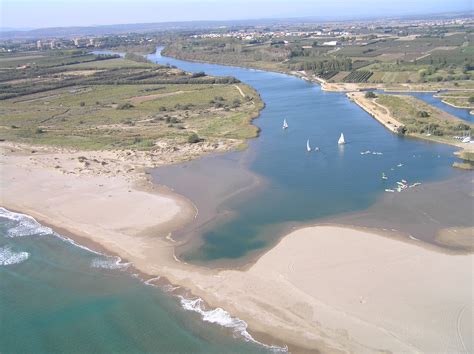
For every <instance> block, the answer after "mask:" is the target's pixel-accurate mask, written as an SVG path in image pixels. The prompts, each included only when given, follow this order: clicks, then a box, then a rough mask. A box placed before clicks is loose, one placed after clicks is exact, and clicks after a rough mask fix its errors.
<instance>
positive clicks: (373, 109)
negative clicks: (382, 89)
mask: <svg viewBox="0 0 474 354" xmlns="http://www.w3.org/2000/svg"><path fill="white" fill-rule="evenodd" d="M346 96H347V97H348V98H349V99H350V100H351V101H352V102H354V103H355V104H357V105H358V106H359V107H360V108H362V109H363V110H364V111H366V112H367V113H368V114H369V115H370V116H371V117H372V118H374V119H375V120H377V121H378V122H379V123H380V124H382V125H383V126H384V127H385V128H386V129H388V130H390V131H391V132H392V133H394V134H397V128H399V127H403V126H404V124H403V123H400V122H399V121H397V120H396V118H394V117H393V115H392V114H391V113H390V110H389V109H388V108H386V107H385V106H383V105H381V104H379V103H377V102H376V101H374V100H370V99H367V98H365V96H364V92H353V91H351V92H347V93H346ZM430 106H431V105H430ZM382 110H383V111H382ZM405 136H406V137H409V138H416V139H422V140H426V141H430V142H434V143H438V144H446V145H451V146H455V147H457V148H459V149H460V150H458V151H473V150H474V146H472V144H466V143H462V142H460V141H454V140H453V141H450V140H440V139H436V138H435V137H427V136H425V135H423V134H410V133H408V134H406V135H405ZM458 151H456V152H458Z"/></svg>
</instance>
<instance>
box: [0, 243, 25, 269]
mask: <svg viewBox="0 0 474 354" xmlns="http://www.w3.org/2000/svg"><path fill="white" fill-rule="evenodd" d="M29 256H30V254H29V253H28V252H13V251H12V249H11V248H10V247H9V246H5V247H0V266H6V265H12V264H17V263H21V262H24V261H26V260H27V259H28V257H29Z"/></svg>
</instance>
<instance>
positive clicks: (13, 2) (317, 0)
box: [0, 0, 474, 28]
mask: <svg viewBox="0 0 474 354" xmlns="http://www.w3.org/2000/svg"><path fill="white" fill-rule="evenodd" d="M472 4H473V0H0V27H9V28H42V27H67V26H90V25H109V24H128V23H153V22H172V21H194V20H239V19H240V20H241V19H262V18H291V17H314V18H319V19H357V18H371V17H377V16H383V17H387V16H403V15H413V14H416V15H419V14H434V13H441V12H460V11H473V7H474V6H473V5H472Z"/></svg>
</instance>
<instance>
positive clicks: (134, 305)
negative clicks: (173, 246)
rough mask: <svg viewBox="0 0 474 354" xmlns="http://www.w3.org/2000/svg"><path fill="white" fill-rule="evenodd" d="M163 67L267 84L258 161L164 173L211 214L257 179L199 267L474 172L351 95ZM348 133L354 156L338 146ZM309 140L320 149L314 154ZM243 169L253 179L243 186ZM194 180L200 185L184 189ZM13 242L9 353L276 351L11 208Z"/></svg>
mask: <svg viewBox="0 0 474 354" xmlns="http://www.w3.org/2000/svg"><path fill="white" fill-rule="evenodd" d="M150 58H151V59H153V60H155V61H157V62H160V63H170V64H172V65H176V66H178V67H180V68H182V69H185V70H188V71H193V72H198V71H204V72H206V73H207V74H211V75H229V76H234V77H236V78H238V79H240V80H241V81H242V82H245V83H247V84H249V85H251V86H253V87H254V88H256V89H257V90H258V92H259V93H260V94H261V96H262V99H263V100H264V101H265V103H266V108H265V109H264V110H263V111H262V114H261V116H260V117H259V118H258V119H257V120H256V121H255V122H254V123H255V124H256V125H258V126H259V127H260V128H261V135H260V137H259V138H258V139H254V140H252V141H250V143H249V149H247V150H246V151H244V152H240V153H230V154H223V155H220V156H217V157H216V156H214V157H209V158H205V159H200V160H197V161H193V162H191V163H190V164H184V165H177V166H173V167H170V168H169V169H166V168H165V169H158V170H157V171H155V172H154V173H155V177H156V178H157V180H158V181H159V182H161V183H165V184H166V182H167V181H168V180H169V182H170V184H173V183H172V182H173V178H172V177H173V176H174V180H175V182H176V183H175V184H176V185H174V186H173V185H172V186H173V187H175V189H177V191H178V192H179V191H180V188H183V190H182V192H183V193H185V194H186V195H187V196H188V197H189V198H190V199H191V200H193V196H194V195H196V197H199V198H200V200H196V201H195V202H196V204H197V205H198V206H200V205H201V204H202V205H203V204H205V203H206V200H205V198H203V197H202V196H203V195H204V196H205V195H206V194H207V195H209V196H214V198H217V199H218V197H219V195H220V194H219V193H218V192H216V188H217V187H218V186H221V185H222V184H226V183H227V182H226V181H220V182H219V183H218V181H216V179H217V178H219V177H222V178H223V179H225V178H226V177H229V181H234V182H233V183H236V184H235V186H237V187H238V189H242V187H245V186H246V183H243V184H242V181H244V182H245V181H258V184H257V185H256V186H255V187H253V188H252V189H250V190H246V191H243V192H242V193H240V194H236V195H233V196H232V197H231V198H227V199H226V200H225V201H223V202H222V203H217V204H218V208H217V209H218V216H217V217H214V218H210V219H209V220H210V222H207V223H205V224H204V225H203V226H202V227H200V228H199V230H198V234H199V235H201V236H202V237H201V238H200V240H201V241H200V242H199V243H198V245H197V246H196V247H191V248H189V249H186V250H184V251H183V253H182V256H183V257H185V258H187V259H192V260H195V261H199V262H207V263H209V264H212V262H219V261H223V260H224V261H229V260H232V259H233V260H239V259H242V257H244V258H245V257H246V256H249V255H252V254H255V255H256V254H258V253H259V252H262V251H264V250H265V249H266V248H268V247H269V246H270V245H271V244H273V243H274V242H276V241H277V239H278V238H279V237H280V236H281V235H282V233H283V232H284V231H285V230H287V229H288V228H289V227H292V226H294V225H298V224H304V223H309V222H312V221H314V220H318V219H321V218H324V217H328V216H331V215H338V214H342V213H347V212H354V211H357V210H361V209H364V208H367V207H369V206H371V205H373V203H374V202H375V201H376V200H377V199H378V198H380V196H381V195H383V194H384V193H385V192H384V190H385V189H386V188H394V187H395V185H396V181H399V180H401V179H405V180H407V181H408V182H409V183H413V182H425V181H434V180H440V179H446V178H450V177H455V176H456V175H459V174H461V173H462V172H460V171H457V170H455V169H453V168H451V164H452V162H453V160H454V157H453V155H452V152H453V149H452V148H451V147H448V146H444V145H438V144H431V143H427V142H423V141H418V140H412V139H407V138H402V137H398V136H395V135H393V134H391V133H389V132H388V131H387V130H386V129H385V128H383V127H382V126H381V125H380V124H379V123H377V122H376V121H375V120H374V119H372V118H371V117H370V116H369V115H368V114H366V113H365V112H364V111H363V110H362V109H360V108H359V107H358V106H356V105H355V104H353V103H351V102H350V101H349V100H348V99H347V98H346V96H345V95H344V94H341V93H327V92H324V91H321V89H320V87H319V86H318V85H314V84H311V83H308V82H305V81H303V80H300V79H297V78H295V77H291V76H287V75H283V74H277V73H270V72H263V71H257V70H250V69H242V68H236V67H226V66H220V65H210V64H202V63H190V62H185V61H179V60H174V59H171V58H163V57H161V56H160V55H159V53H157V54H155V55H150ZM283 119H286V120H287V122H288V124H289V128H288V129H287V130H282V128H281V126H282V122H283ZM341 132H343V133H344V135H345V137H346V142H347V144H346V145H345V146H338V144H337V140H338V138H339V135H340V134H341ZM308 139H309V140H310V144H311V145H312V146H313V148H314V147H316V146H317V147H319V149H320V150H319V151H318V152H316V151H313V152H311V153H308V152H307V151H306V141H307V140H308ZM369 150H370V153H367V154H365V153H364V154H361V152H366V151H369ZM372 152H375V153H372ZM186 166H188V167H190V168H187V167H186ZM237 171H240V172H238V173H239V174H242V175H241V176H240V175H239V176H237V177H235V176H234V172H235V173H237ZM178 172H179V173H178ZM383 172H385V173H386V175H387V176H388V180H383V179H382V178H381V175H382V173H383ZM193 173H196V179H195V181H196V183H194V185H192V186H189V185H188V186H187V187H186V188H185V187H182V186H181V187H180V184H179V181H181V183H184V182H186V181H189V180H190V177H191V180H192V177H193ZM170 176H171V178H170ZM178 177H179V178H178ZM232 178H234V179H232ZM229 183H230V182H229ZM239 183H240V184H239ZM237 187H236V188H237ZM224 189H225V188H224ZM199 191H200V192H199ZM193 193H194V194H193ZM403 193H410V191H409V190H407V191H404V192H402V194H403ZM224 194H226V193H224ZM226 196H227V195H226ZM211 214H212V213H209V215H211ZM0 235H1V237H0V277H1V279H0V314H1V320H0V352H5V353H11V352H30V353H33V352H34V353H59V352H81V353H84V352H97V353H110V352H119V351H120V352H134V353H139V352H142V353H144V352H156V353H169V352H176V353H184V352H195V353H223V352H232V353H256V352H267V351H269V349H268V348H265V347H263V346H261V345H259V344H257V343H254V342H252V341H251V340H249V339H250V337H249V335H248V333H247V332H246V331H245V327H246V325H245V323H243V322H242V321H240V320H238V319H235V318H230V317H229V316H228V314H227V313H225V311H222V310H214V311H212V310H208V311H207V312H206V311H203V310H202V308H201V307H199V301H190V300H189V299H188V300H186V299H180V298H177V297H175V296H170V295H169V294H168V293H167V288H166V287H152V286H148V285H146V284H144V283H143V282H142V281H141V280H140V279H139V278H138V277H131V276H130V272H125V271H123V270H124V269H126V265H123V264H120V263H118V260H116V259H114V258H110V257H106V256H103V255H99V254H95V253H92V252H90V251H88V250H85V249H82V248H80V247H76V246H74V245H72V244H71V243H70V242H66V241H65V240H63V239H61V238H60V237H58V235H57V234H55V233H54V232H53V231H52V230H50V229H48V228H45V227H43V226H41V225H39V224H38V223H36V222H35V221H34V220H32V219H31V218H29V217H27V216H24V215H19V214H15V213H11V212H8V211H6V210H4V209H0ZM184 308H186V309H187V310H188V311H186V310H185V309H184ZM189 310H191V311H189ZM244 339H247V341H246V340H244Z"/></svg>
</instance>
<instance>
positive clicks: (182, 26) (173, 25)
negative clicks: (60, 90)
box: [0, 12, 473, 40]
mask: <svg viewBox="0 0 474 354" xmlns="http://www.w3.org/2000/svg"><path fill="white" fill-rule="evenodd" d="M330 16H331V17H330ZM472 16H473V13H472V12H467V13H449V14H448V13H443V14H425V15H410V16H404V17H396V18H395V17H392V18H390V19H391V20H397V19H399V20H407V19H412V20H413V19H428V18H431V19H436V18H446V17H458V18H461V17H472ZM374 19H375V18H358V19H355V18H354V19H352V20H354V21H361V20H362V21H364V20H374ZM377 19H379V20H382V19H388V18H387V17H385V18H377ZM338 21H342V22H347V21H348V19H337V18H334V15H326V16H319V17H299V18H278V19H276V18H275V19H252V20H226V21H185V22H184V21H183V22H160V23H135V24H116V25H97V26H75V27H51V28H38V29H28V28H25V29H12V28H7V27H4V28H0V39H3V40H5V39H36V38H38V39H39V38H45V37H49V38H68V37H80V36H94V35H97V36H101V35H113V34H121V33H132V32H133V33H146V32H155V31H169V30H198V29H213V28H220V27H245V26H270V25H285V24H288V25H290V24H298V23H300V24H311V23H313V24H316V23H324V22H338ZM349 22H350V21H349Z"/></svg>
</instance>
